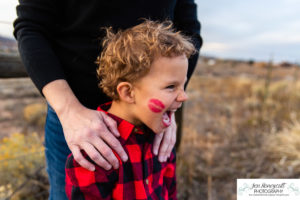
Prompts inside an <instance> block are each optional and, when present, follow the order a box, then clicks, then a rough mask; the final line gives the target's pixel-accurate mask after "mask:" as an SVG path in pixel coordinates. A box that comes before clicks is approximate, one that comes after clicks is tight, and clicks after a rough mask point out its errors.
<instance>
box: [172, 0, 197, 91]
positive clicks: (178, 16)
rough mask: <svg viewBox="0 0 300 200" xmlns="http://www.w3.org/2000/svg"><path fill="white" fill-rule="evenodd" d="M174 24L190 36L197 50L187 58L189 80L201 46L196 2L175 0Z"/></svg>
mask: <svg viewBox="0 0 300 200" xmlns="http://www.w3.org/2000/svg"><path fill="white" fill-rule="evenodd" d="M174 25H175V27H176V28H177V30H179V31H181V32H183V33H184V34H185V35H187V36H189V37H191V38H192V42H193V44H194V46H195V48H196V50H197V53H196V54H194V55H193V56H191V57H190V58H189V68H188V74H187V78H188V81H189V80H190V78H191V76H192V74H193V72H194V70H195V68H196V64H197V61H198V57H199V50H200V48H201V46H202V37H201V35H200V29H201V24H200V22H199V20H198V16H197V4H196V3H195V1H194V0H178V1H177V4H176V7H175V13H174ZM188 81H187V83H186V86H187V84H188Z"/></svg>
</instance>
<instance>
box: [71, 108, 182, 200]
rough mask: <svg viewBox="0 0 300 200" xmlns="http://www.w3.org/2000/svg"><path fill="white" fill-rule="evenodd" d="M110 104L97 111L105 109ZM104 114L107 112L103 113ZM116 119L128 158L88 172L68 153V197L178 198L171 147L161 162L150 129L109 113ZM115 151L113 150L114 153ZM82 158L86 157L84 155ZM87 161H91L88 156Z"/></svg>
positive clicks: (83, 199)
mask: <svg viewBox="0 0 300 200" xmlns="http://www.w3.org/2000/svg"><path fill="white" fill-rule="evenodd" d="M110 105H111V104H110V103H106V104H103V105H101V106H100V107H99V108H98V110H99V111H102V112H106V110H108V108H109V107H110ZM106 113H107V112H106ZM108 115H109V116H111V117H112V118H113V119H115V120H116V122H117V125H118V130H119V132H120V135H121V136H120V137H119V141H120V143H121V144H122V146H123V148H124V150H125V151H126V153H127V155H128V157H129V159H128V161H127V162H125V163H124V162H122V161H121V160H120V158H119V157H118V156H117V155H116V156H117V158H118V159H119V163H120V167H119V169H110V170H108V171H106V170H104V169H103V168H101V167H99V166H97V165H95V166H96V170H95V171H93V172H91V171H88V170H86V169H84V168H83V167H81V166H80V165H79V164H78V163H77V162H76V161H75V160H74V158H73V156H72V154H71V155H69V157H68V159H67V162H66V193H67V196H68V198H69V199H73V200H92V199H95V200H96V199H97V200H98V199H125V200H133V199H152V200H156V199H177V197H176V176H175V167H176V163H175V160H176V157H175V150H174V149H173V151H172V154H171V156H170V158H169V159H168V160H167V161H166V162H163V163H160V162H159V161H158V157H157V156H155V155H154V154H153V153H152V143H153V139H154V134H155V133H153V132H152V131H151V130H150V129H148V128H145V130H142V129H140V128H137V127H135V126H134V125H132V124H131V123H129V122H127V121H125V120H122V119H120V118H118V117H116V116H114V115H112V114H110V113H108ZM115 154H116V153H115ZM85 157H87V158H88V156H87V155H86V154H85ZM88 159H89V161H91V162H92V160H91V159H90V158H88Z"/></svg>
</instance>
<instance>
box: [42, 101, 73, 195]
mask: <svg viewBox="0 0 300 200" xmlns="http://www.w3.org/2000/svg"><path fill="white" fill-rule="evenodd" d="M70 153H71V151H70V150H69V148H68V146H67V143H66V140H65V137H64V134H63V129H62V126H61V124H60V121H59V119H58V117H57V115H56V113H55V111H54V110H53V108H51V106H50V105H48V112H47V118H46V124H45V155H46V163H47V165H46V169H47V173H48V177H49V182H50V191H49V200H66V199H67V196H66V193H65V163H66V159H67V156H68V155H69V154H70Z"/></svg>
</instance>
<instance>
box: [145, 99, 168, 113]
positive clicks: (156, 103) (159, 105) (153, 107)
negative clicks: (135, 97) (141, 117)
mask: <svg viewBox="0 0 300 200" xmlns="http://www.w3.org/2000/svg"><path fill="white" fill-rule="evenodd" d="M165 107H166V106H165V104H164V103H163V102H162V101H160V100H159V99H155V98H152V99H150V100H149V101H148V108H149V110H150V111H152V112H154V113H160V112H162V111H163V110H164V109H165Z"/></svg>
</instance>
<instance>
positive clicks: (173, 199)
mask: <svg viewBox="0 0 300 200" xmlns="http://www.w3.org/2000/svg"><path fill="white" fill-rule="evenodd" d="M164 184H166V187H167V189H168V199H169V200H177V189H176V151H175V148H173V150H172V153H171V156H170V158H169V160H168V165H167V167H166V170H165V173H164Z"/></svg>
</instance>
